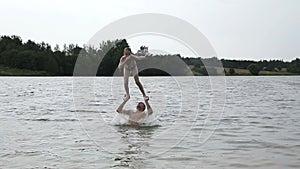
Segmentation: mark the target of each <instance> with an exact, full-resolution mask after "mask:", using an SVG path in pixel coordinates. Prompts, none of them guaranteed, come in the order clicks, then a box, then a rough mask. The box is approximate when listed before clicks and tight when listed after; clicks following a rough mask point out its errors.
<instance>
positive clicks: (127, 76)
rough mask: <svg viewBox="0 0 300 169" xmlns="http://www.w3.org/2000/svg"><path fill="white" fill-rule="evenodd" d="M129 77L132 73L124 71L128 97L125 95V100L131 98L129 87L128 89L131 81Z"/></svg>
mask: <svg viewBox="0 0 300 169" xmlns="http://www.w3.org/2000/svg"><path fill="white" fill-rule="evenodd" d="M129 75H130V72H129V70H128V69H126V68H125V69H124V88H125V92H126V95H125V98H128V99H129V98H130V95H129V87H128V80H129Z"/></svg>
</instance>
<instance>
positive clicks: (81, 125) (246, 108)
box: [0, 76, 300, 169]
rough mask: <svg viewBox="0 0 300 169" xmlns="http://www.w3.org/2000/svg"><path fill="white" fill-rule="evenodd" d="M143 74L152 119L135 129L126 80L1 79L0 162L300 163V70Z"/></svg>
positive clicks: (134, 93) (136, 97)
mask: <svg viewBox="0 0 300 169" xmlns="http://www.w3.org/2000/svg"><path fill="white" fill-rule="evenodd" d="M141 81H142V83H143V85H144V87H145V90H146V91H147V94H148V95H149V96H150V104H151V105H152V107H153V109H154V116H152V117H151V118H149V119H147V120H148V122H147V123H146V124H145V125H144V126H141V127H130V126H126V125H119V124H120V121H124V118H125V117H120V116H118V115H117V113H116V112H115V109H116V108H117V106H118V104H120V103H121V102H122V97H123V95H124V89H123V81H122V78H121V77H114V78H111V77H97V78H74V79H73V78H72V77H61V78H52V77H1V78H0V84H1V88H0V102H1V106H0V126H1V128H0V136H1V140H0V168H89V169H90V168H176V169H181V168H205V169H206V168H272V169H274V168H279V169H281V168H300V130H299V129H300V97H299V96H300V95H299V89H300V78H299V76H294V77H292V76H289V77H270V76H269V77H261V76H260V77H211V78H209V77H141ZM130 88H131V89H130V93H131V99H130V101H129V103H128V105H126V108H127V109H131V108H132V109H133V108H134V107H135V105H136V103H137V102H138V101H142V97H141V94H140V92H139V90H138V88H137V87H136V86H135V84H134V82H133V80H132V79H131V81H130Z"/></svg>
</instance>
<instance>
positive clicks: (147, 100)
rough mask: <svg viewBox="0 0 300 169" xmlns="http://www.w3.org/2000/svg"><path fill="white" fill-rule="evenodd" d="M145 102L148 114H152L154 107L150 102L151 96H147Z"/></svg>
mask: <svg viewBox="0 0 300 169" xmlns="http://www.w3.org/2000/svg"><path fill="white" fill-rule="evenodd" d="M145 103H146V106H147V111H148V115H151V114H152V113H153V110H152V108H151V106H150V104H149V97H146V98H145Z"/></svg>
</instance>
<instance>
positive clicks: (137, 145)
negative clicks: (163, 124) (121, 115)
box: [113, 126, 156, 168]
mask: <svg viewBox="0 0 300 169" xmlns="http://www.w3.org/2000/svg"><path fill="white" fill-rule="evenodd" d="M155 128H156V127H139V126H135V127H132V126H116V130H117V131H118V132H120V133H121V135H122V137H121V138H122V139H121V140H122V143H121V144H125V145H127V146H128V147H127V148H125V149H123V150H122V149H120V151H121V152H122V153H118V154H117V155H118V157H116V158H115V160H116V161H119V162H120V164H117V165H114V166H113V167H117V168H118V167H120V166H122V167H128V168H144V167H145V165H144V160H145V158H146V157H147V155H148V154H149V152H147V151H145V147H146V146H149V143H148V141H149V140H151V136H152V134H153V132H155Z"/></svg>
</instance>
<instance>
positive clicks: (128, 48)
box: [124, 47, 132, 53]
mask: <svg viewBox="0 0 300 169" xmlns="http://www.w3.org/2000/svg"><path fill="white" fill-rule="evenodd" d="M124 50H129V52H130V53H132V52H131V49H130V47H126V48H124Z"/></svg>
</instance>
